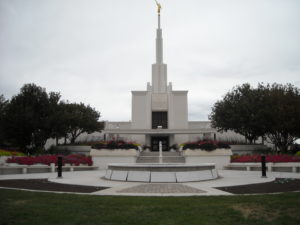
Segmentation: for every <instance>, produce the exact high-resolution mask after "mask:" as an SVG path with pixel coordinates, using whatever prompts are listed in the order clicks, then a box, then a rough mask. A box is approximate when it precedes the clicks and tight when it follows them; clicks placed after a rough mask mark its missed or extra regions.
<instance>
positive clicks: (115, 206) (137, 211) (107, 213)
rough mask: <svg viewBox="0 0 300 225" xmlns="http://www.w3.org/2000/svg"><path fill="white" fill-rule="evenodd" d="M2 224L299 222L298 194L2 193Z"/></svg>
mask: <svg viewBox="0 0 300 225" xmlns="http://www.w3.org/2000/svg"><path fill="white" fill-rule="evenodd" d="M0 215H1V216H0V224H1V225H2V224H3V225H4V224H5V225H9V224H16V225H22V224H28V225H44V224H49V225H50V224H51V225H54V224H55V225H60V224H72V225H76V224H82V225H89V224H91V225H92V224H93V225H94V224H116V225H123V224H130V225H134V224H137V225H143V224H151V225H155V224H162V225H168V224H180V225H193V224H197V225H200V224H207V225H214V224H216V225H226V224H228V225H243V224H251V225H253V224H264V225H266V224H272V225H273V224H289V225H293V224H295V225H296V224H297V225H298V224H300V193H299V192H298V193H286V194H277V195H257V196H255V195H252V196H222V197H118V196H117V197H110V196H104V197H103V196H88V195H76V194H55V193H39V192H28V191H15V190H5V189H0Z"/></svg>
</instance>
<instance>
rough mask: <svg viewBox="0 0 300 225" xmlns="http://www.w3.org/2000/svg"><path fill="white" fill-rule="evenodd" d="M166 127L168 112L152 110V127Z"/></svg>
mask: <svg viewBox="0 0 300 225" xmlns="http://www.w3.org/2000/svg"><path fill="white" fill-rule="evenodd" d="M159 127H161V128H164V129H167V128H168V112H152V129H157V128H159Z"/></svg>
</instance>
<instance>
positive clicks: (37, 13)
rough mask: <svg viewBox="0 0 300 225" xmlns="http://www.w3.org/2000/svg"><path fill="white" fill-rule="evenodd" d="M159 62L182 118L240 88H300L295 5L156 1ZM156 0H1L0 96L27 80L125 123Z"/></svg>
mask: <svg viewBox="0 0 300 225" xmlns="http://www.w3.org/2000/svg"><path fill="white" fill-rule="evenodd" d="M160 2H161V5H162V29H163V39H164V62H165V63H166V64H168V81H170V82H173V89H175V90H188V91H189V93H188V98H189V99H188V107H189V120H207V119H208V114H209V113H210V110H211V107H212V106H213V104H214V103H215V102H216V101H217V100H220V99H221V98H222V96H224V95H225V94H226V92H228V91H229V90H231V88H232V87H234V86H236V85H240V84H243V83H246V82H249V83H251V84H252V85H257V83H258V82H265V83H273V82H277V83H292V84H294V85H295V86H297V87H300V1H299V0H181V1H179V0H161V1H160ZM156 26H157V14H156V5H155V3H154V0H109V1H108V0H106V1H104V0H0V94H4V96H5V97H6V98H11V96H12V95H15V94H17V93H18V92H19V89H20V88H21V87H22V86H23V85H24V84H25V83H35V84H37V85H39V86H42V87H45V88H46V89H47V91H56V92H60V93H61V95H62V99H65V100H69V101H70V102H84V103H86V104H90V105H91V106H92V107H94V108H96V109H97V110H98V111H100V112H101V116H102V117H101V118H102V119H104V120H112V121H128V120H130V119H131V90H145V89H146V83H147V82H149V81H151V64H152V63H154V60H155V35H156V33H155V32H156V31H155V30H156Z"/></svg>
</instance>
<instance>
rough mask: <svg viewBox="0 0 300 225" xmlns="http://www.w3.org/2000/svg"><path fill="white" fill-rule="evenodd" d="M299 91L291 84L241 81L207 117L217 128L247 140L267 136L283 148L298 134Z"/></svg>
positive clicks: (278, 146)
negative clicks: (254, 86)
mask: <svg viewBox="0 0 300 225" xmlns="http://www.w3.org/2000/svg"><path fill="white" fill-rule="evenodd" d="M299 92H300V91H299V89H298V88H296V87H294V86H293V85H291V84H287V85H280V84H276V83H275V84H273V85H269V84H268V85H266V86H264V85H263V84H259V85H258V87H257V88H252V87H251V86H250V85H249V84H243V85H241V86H238V87H236V88H235V89H233V90H232V91H231V92H228V93H227V94H226V95H225V97H224V99H223V100H221V101H218V102H216V103H215V104H214V106H213V108H212V112H211V114H210V116H209V118H210V119H211V121H212V126H213V127H215V128H217V129H218V130H219V131H227V130H233V131H235V132H236V133H240V134H242V135H244V136H245V137H246V138H247V139H249V140H250V142H252V141H254V140H256V139H257V137H259V136H267V137H268V138H269V140H270V141H271V142H272V143H273V144H274V145H275V146H276V147H277V148H279V150H280V151H281V152H285V151H287V150H288V148H289V146H291V145H292V144H293V143H294V141H295V140H296V139H298V138H299V137H300V130H299V129H300V117H299V115H300V95H299Z"/></svg>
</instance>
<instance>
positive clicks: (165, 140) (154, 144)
mask: <svg viewBox="0 0 300 225" xmlns="http://www.w3.org/2000/svg"><path fill="white" fill-rule="evenodd" d="M160 141H161V143H162V150H163V151H169V137H166V136H155V137H151V149H152V151H159V142H160Z"/></svg>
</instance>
